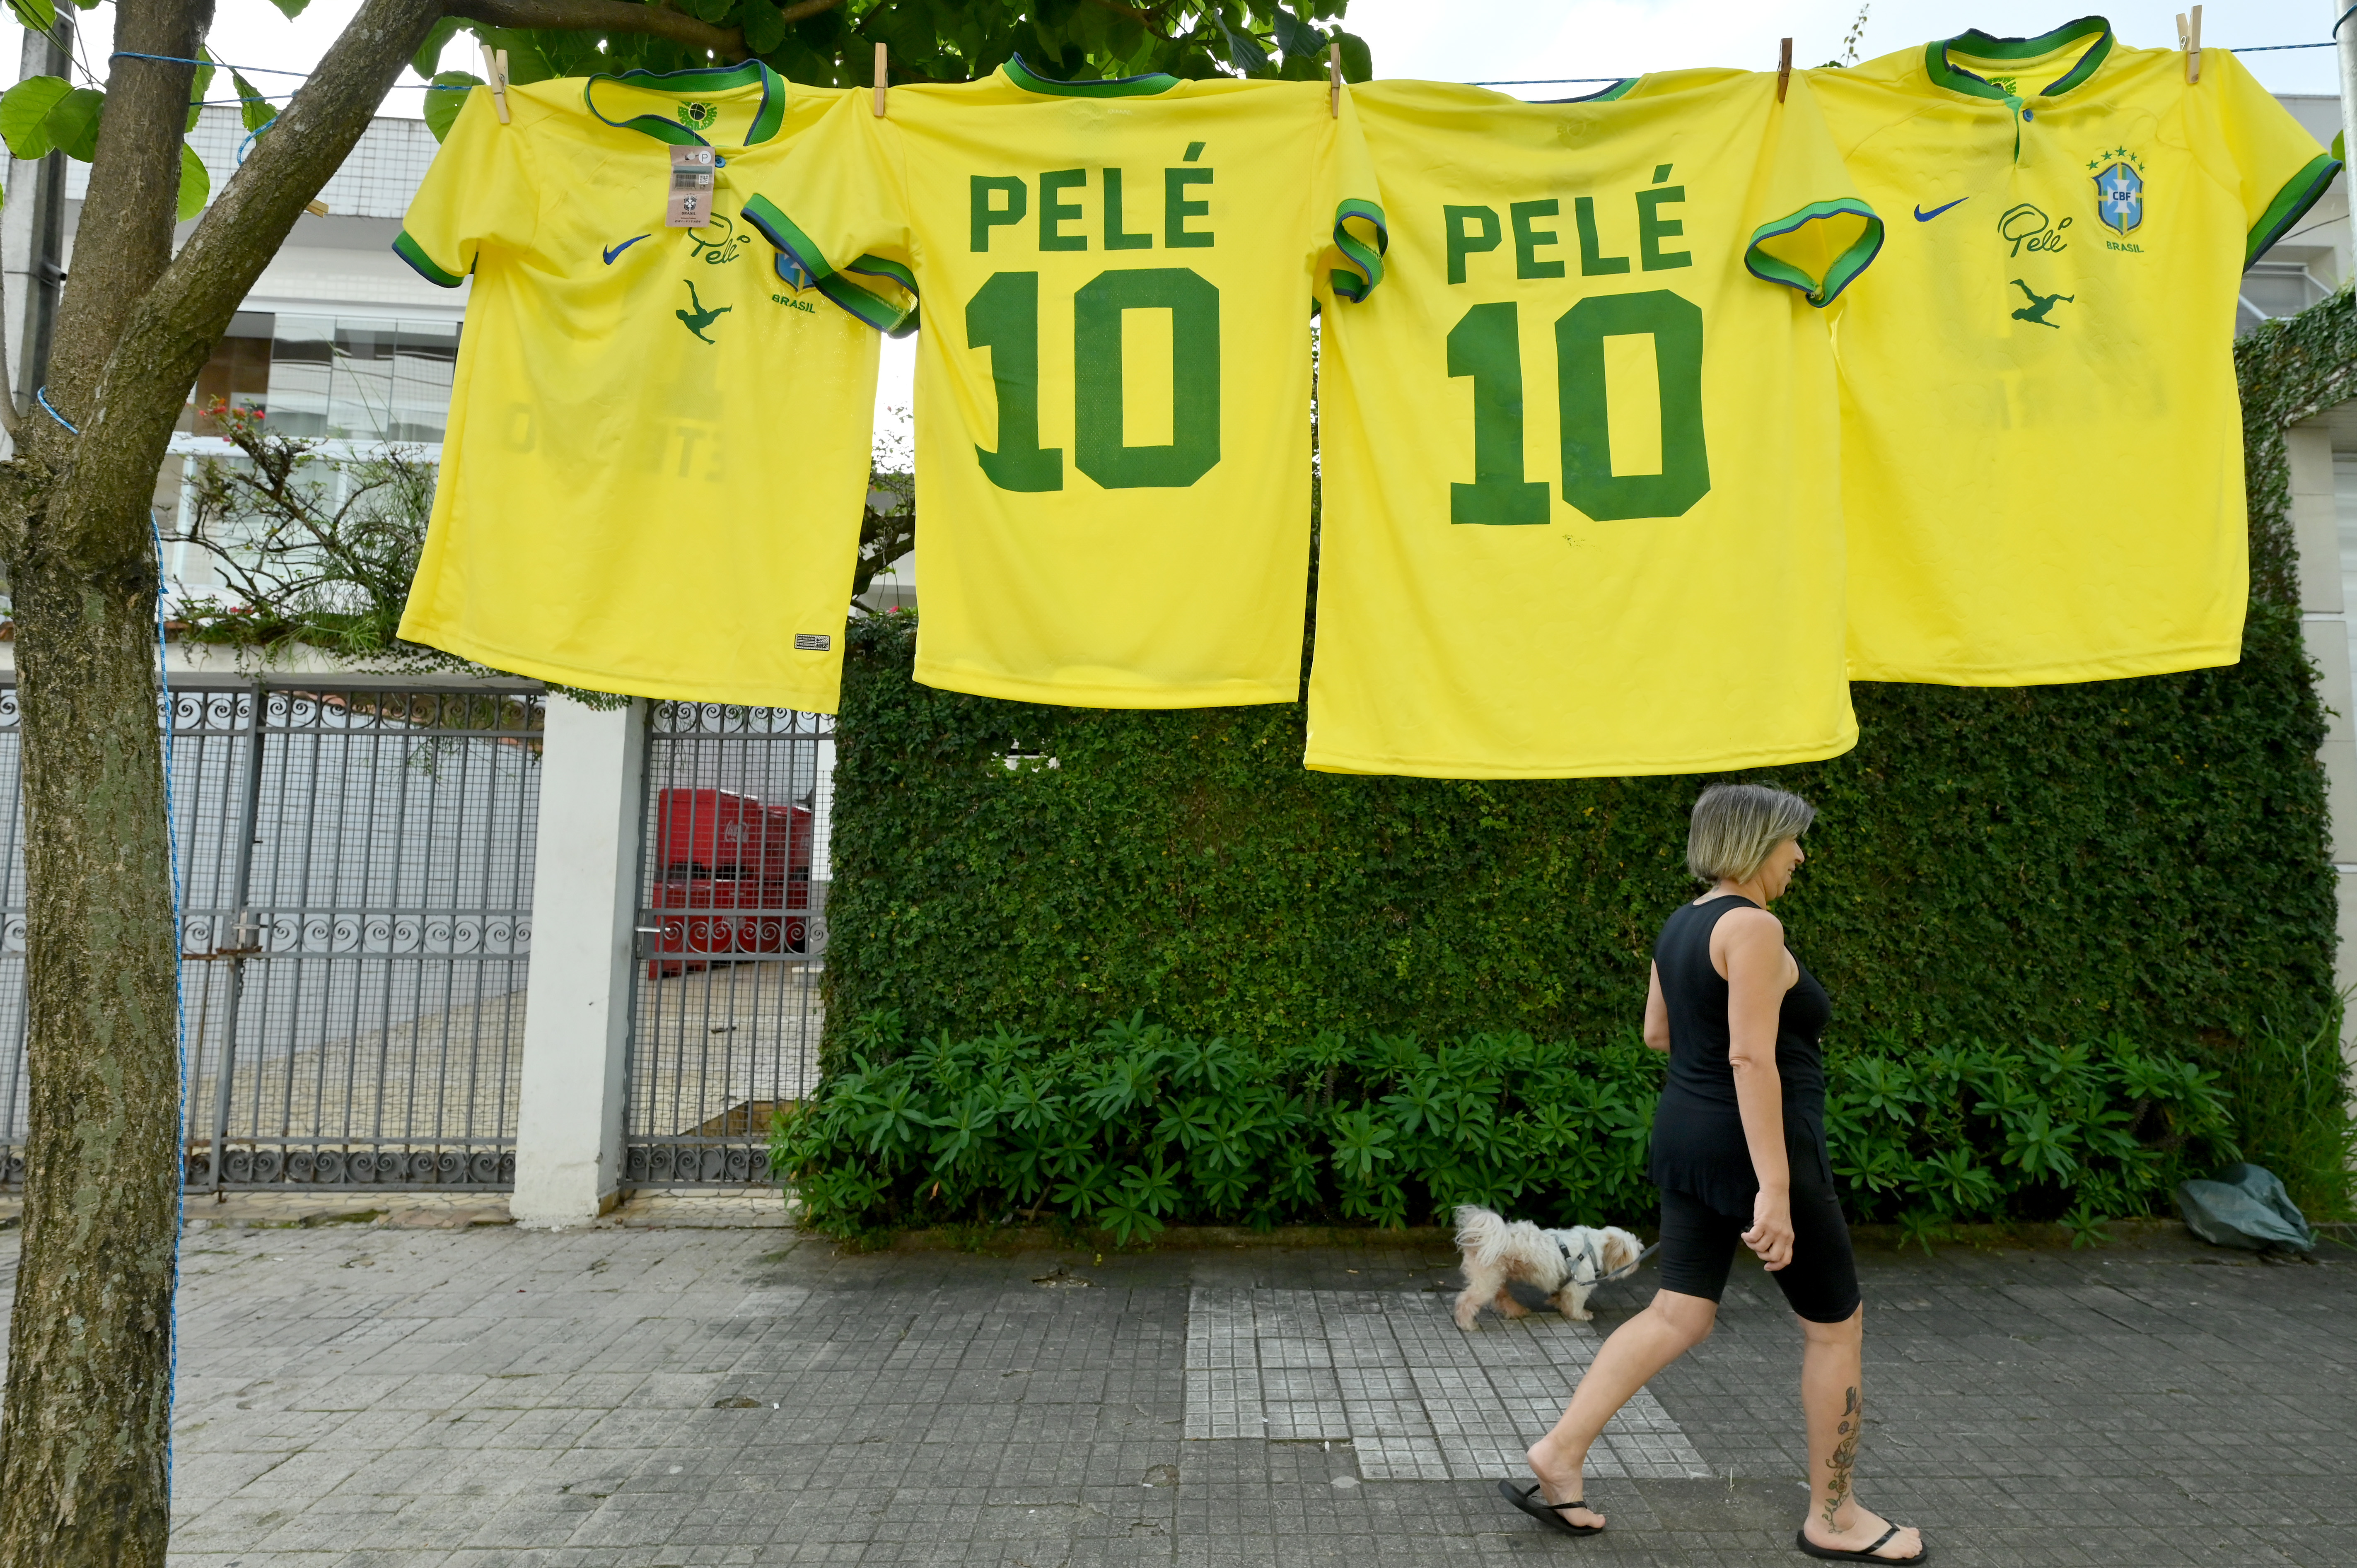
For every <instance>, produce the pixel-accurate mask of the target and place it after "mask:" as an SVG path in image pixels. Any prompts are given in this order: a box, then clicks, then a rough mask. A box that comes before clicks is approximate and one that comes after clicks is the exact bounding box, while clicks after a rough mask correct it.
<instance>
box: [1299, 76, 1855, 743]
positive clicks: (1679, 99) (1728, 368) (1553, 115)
mask: <svg viewBox="0 0 2357 1568" xmlns="http://www.w3.org/2000/svg"><path fill="white" fill-rule="evenodd" d="M1351 95H1352V97H1353V98H1354V99H1355V100H1356V102H1357V104H1358V113H1359V118H1360V124H1361V127H1362V131H1363V134H1364V136H1365V140H1366V144H1367V147H1368V150H1369V153H1370V155H1371V156H1372V159H1373V161H1374V164H1375V167H1376V169H1377V171H1378V174H1379V177H1380V180H1381V185H1382V191H1383V209H1384V211H1385V213H1386V214H1387V216H1388V217H1389V219H1390V221H1391V233H1392V249H1391V253H1390V256H1389V258H1388V261H1389V263H1390V264H1389V272H1388V275H1387V276H1386V278H1385V280H1384V284H1383V289H1382V290H1381V291H1380V292H1378V293H1377V294H1376V295H1374V296H1373V297H1372V298H1371V299H1369V300H1368V301H1366V302H1365V303H1364V304H1358V305H1351V304H1347V303H1339V304H1337V305H1335V306H1333V307H1332V308H1330V309H1329V310H1328V311H1327V312H1326V315H1325V323H1326V325H1325V328H1324V353H1325V360H1324V373H1323V381H1322V391H1323V392H1324V401H1323V403H1322V407H1321V418H1320V424H1319V428H1320V433H1321V435H1322V437H1323V440H1324V463H1325V467H1324V478H1325V510H1324V517H1323V521H1322V524H1321V528H1320V533H1319V552H1318V633H1317V654H1316V663H1315V667H1314V668H1313V670H1312V671H1311V674H1310V681H1309V739H1308V765H1309V766H1310V767H1311V768H1320V769H1326V770H1329V771H1336V772H1357V773H1405V774H1419V775H1426V776H1437V777H1444V778H1449V777H1454V778H1501V779H1517V778H1550V777H1566V776H1576V775H1621V774H1639V773H1687V772H1703V771H1710V770H1715V769H1721V768H1749V767H1757V766H1761V765H1765V764H1770V763H1779V762H1797V761H1803V760H1806V759H1809V758H1813V757H1830V756H1832V755H1834V754H1835V753H1836V752H1840V751H1845V750H1846V749H1848V747H1849V746H1851V745H1852V744H1854V743H1855V741H1856V739H1857V723H1856V721H1855V719H1853V717H1852V716H1851V712H1850V703H1849V686H1848V682H1847V680H1846V672H1845V671H1844V668H1843V659H1842V632H1843V615H1842V517H1841V502H1840V467H1839V455H1838V448H1837V441H1836V432H1837V430H1838V418H1837V413H1838V404H1837V402H1836V398H1835V381H1834V365H1833V349H1832V344H1831V342H1830V335H1829V332H1828V329H1827V325H1826V320H1825V312H1824V309H1823V306H1825V305H1826V304H1828V303H1829V302H1831V301H1833V300H1835V299H1836V298H1838V297H1839V296H1840V295H1841V293H1842V291H1843V290H1844V289H1845V288H1846V287H1848V286H1850V285H1852V282H1853V280H1854V279H1856V278H1857V276H1858V275H1859V274H1860V273H1861V272H1862V271H1863V270H1865V269H1866V268H1867V264H1868V263H1870V262H1872V261H1873V259H1874V255H1875V252H1876V248H1877V246H1878V244H1879V243H1880V242H1881V237H1882V224H1881V221H1880V220H1879V219H1878V217H1877V215H1876V214H1875V212H1874V211H1873V210H1872V209H1870V208H1869V207H1868V205H1867V203H1865V202H1863V201H1861V200H1859V199H1858V198H1857V192H1856V191H1855V189H1854V188H1852V187H1851V184H1850V181H1849V177H1848V175H1847V174H1846V172H1845V171H1844V169H1843V167H1842V165H1841V160H1840V159H1839V158H1838V157H1837V156H1835V152H1834V146H1833V142H1832V139H1831V138H1830V137H1828V136H1827V135H1826V134H1825V129H1824V122H1823V121H1822V120H1821V119H1820V118H1819V116H1818V114H1817V112H1816V106H1815V104H1814V103H1813V102H1812V101H1811V99H1810V97H1809V93H1808V91H1807V89H1806V88H1805V87H1803V85H1802V84H1801V83H1800V82H1799V81H1794V82H1792V86H1791V89H1790V91H1789V92H1788V93H1787V94H1786V96H1785V98H1784V100H1783V101H1782V102H1779V99H1778V95H1777V91H1776V79H1775V78H1774V77H1773V76H1772V75H1756V74H1753V73H1750V72H1745V71H1727V70H1692V71H1672V72H1666V73H1663V74H1661V75H1656V76H1647V77H1644V78H1642V79H1641V80H1638V81H1624V82H1620V83H1618V84H1616V85H1615V86H1614V87H1612V88H1610V89H1608V90H1607V91H1604V92H1602V93H1599V94H1598V95H1596V96H1595V97H1593V98H1591V99H1588V100H1586V101H1580V102H1564V103H1523V102H1516V101H1514V100H1512V99H1511V98H1507V97H1505V96H1503V95H1501V94H1499V93H1495V92H1490V91H1484V90H1482V89H1480V88H1478V87H1463V86H1457V85H1453V84H1447V83H1437V82H1416V81H1384V82H1376V83H1372V84H1371V85H1368V86H1363V87H1356V88H1353V89H1351Z"/></svg>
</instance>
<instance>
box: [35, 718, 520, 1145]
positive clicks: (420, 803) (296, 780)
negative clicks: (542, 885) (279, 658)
mask: <svg viewBox="0 0 2357 1568" xmlns="http://www.w3.org/2000/svg"><path fill="white" fill-rule="evenodd" d="M167 718H168V722H169V725H170V733H171V736H172V748H173V749H172V764H173V768H172V773H173V779H172V802H173V811H174V817H173V823H174V829H175V836H176V841H177V848H178V857H179V868H180V880H181V950H182V955H183V968H182V982H181V992H182V998H183V1011H184V1015H185V1020H186V1024H185V1026H186V1031H187V1033H186V1040H187V1050H188V1081H187V1084H186V1088H187V1095H186V1101H185V1112H186V1118H187V1120H186V1133H187V1144H188V1185H189V1187H191V1188H192V1189H197V1190H210V1189H217V1188H220V1187H286V1186H288V1185H311V1186H321V1185H326V1186H335V1185H346V1184H367V1185H373V1186H382V1187H423V1186H435V1187H506V1186H510V1185H511V1184H512V1182H513V1180H514V1170H515V1156H514V1153H513V1150H514V1141H515V1123H516V1090H517V1068H518V1064H519V1061H520V1059H521V1056H522V1046H523V1003H524V982H525V977H526V972H527V968H528V965H529V962H530V959H529V953H530V950H531V945H532V879H533V834H534V831H535V828H536V824H537V818H538V807H539V789H540V767H539V753H540V730H541V703H540V698H539V697H538V695H537V694H535V693H533V691H531V690H530V689H528V688H524V687H515V688H500V687H483V686H477V687H469V688H467V689H463V690H436V691H421V690H415V689H404V688H396V687H387V686H370V685H364V684H360V683H339V684H337V685H334V686H332V687H327V686H320V685H316V684H304V685H301V686H299V687H297V686H294V685H292V684H290V685H289V686H288V687H286V688H285V689H280V688H275V687H271V686H269V685H267V684H265V683H264V682H243V683H240V684H236V685H229V686H224V685H219V684H215V685H210V686H205V687H196V688H186V687H184V688H180V689H178V690H176V691H175V693H174V694H173V698H172V701H171V703H170V708H169V713H168V714H167ZM17 766H18V749H17V731H16V693H15V691H14V689H13V688H9V689H6V690H5V691H0V1179H5V1180H8V1181H15V1180H18V1179H21V1175H22V1169H23V1165H22V1159H21V1144H22V1141H23V1138H24V1135H25V1116H26V1102H25V1088H26V1086H25V1055H24V1029H25V972H24V948H25V878H24V854H23V806H22V796H21V793H20V791H19V789H18V788H17V782H18V775H17Z"/></svg>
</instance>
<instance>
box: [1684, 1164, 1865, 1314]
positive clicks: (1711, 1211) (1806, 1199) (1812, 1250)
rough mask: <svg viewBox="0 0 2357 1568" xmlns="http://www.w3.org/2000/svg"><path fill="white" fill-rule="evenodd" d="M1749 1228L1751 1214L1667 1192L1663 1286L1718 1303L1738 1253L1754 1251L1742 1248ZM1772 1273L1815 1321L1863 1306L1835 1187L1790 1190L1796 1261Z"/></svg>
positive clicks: (1796, 1308) (1798, 1308) (1789, 1299)
mask: <svg viewBox="0 0 2357 1568" xmlns="http://www.w3.org/2000/svg"><path fill="white" fill-rule="evenodd" d="M1750 1229H1751V1221H1750V1220H1749V1219H1735V1218H1734V1217H1732V1216H1730V1215H1726V1214H1721V1213H1720V1212H1719V1211H1718V1210H1717V1209H1716V1208H1712V1207H1711V1206H1710V1205H1708V1204H1706V1203H1705V1202H1704V1201H1703V1200H1702V1199H1701V1198H1699V1197H1695V1196H1694V1195H1693V1194H1692V1193H1687V1192H1664V1193H1663V1194H1662V1251H1661V1269H1662V1288H1663V1290H1674V1291H1676V1292H1677V1293H1678V1294H1681V1295H1698V1296H1703V1297H1706V1298H1707V1299H1709V1300H1711V1301H1717V1299H1718V1298H1719V1295H1720V1294H1721V1293H1723V1292H1724V1291H1725V1290H1726V1289H1727V1270H1728V1269H1730V1268H1731V1267H1733V1266H1734V1263H1735V1254H1736V1251H1737V1250H1738V1249H1741V1250H1742V1251H1743V1253H1744V1255H1745V1256H1746V1257H1749V1256H1750V1255H1751V1251H1750V1249H1749V1248H1748V1247H1744V1245H1743V1233H1744V1232H1745V1231H1746V1230H1750ZM1768 1277H1769V1278H1770V1279H1771V1280H1774V1281H1775V1282H1776V1283H1777V1286H1778V1288H1780V1289H1781V1290H1782V1291H1783V1293H1784V1299H1785V1300H1786V1301H1787V1302H1789V1303H1791V1304H1792V1310H1793V1311H1794V1312H1796V1313H1798V1314H1800V1315H1801V1316H1803V1317H1805V1318H1807V1319H1808V1320H1809V1321H1810V1322H1812V1323H1845V1322H1847V1321H1848V1319H1849V1316H1850V1314H1852V1313H1854V1312H1856V1311H1857V1306H1858V1302H1859V1301H1860V1300H1861V1299H1862V1298H1861V1297H1860V1296H1859V1294H1858V1291H1857V1260H1856V1259H1855V1258H1853V1257H1852V1256H1851V1255H1850V1250H1849V1227H1848V1226H1847V1225H1846V1224H1845V1223H1844V1222H1843V1220H1842V1211H1841V1202H1840V1200H1839V1199H1838V1198H1836V1197H1834V1194H1833V1189H1832V1188H1831V1187H1819V1186H1817V1185H1815V1184H1813V1183H1812V1184H1810V1185H1808V1186H1805V1187H1794V1188H1793V1189H1792V1262H1789V1263H1786V1264H1785V1265H1784V1266H1783V1267H1782V1268H1781V1269H1778V1270H1777V1271H1776V1272H1775V1273H1771V1274H1770V1275H1769V1276H1768Z"/></svg>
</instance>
